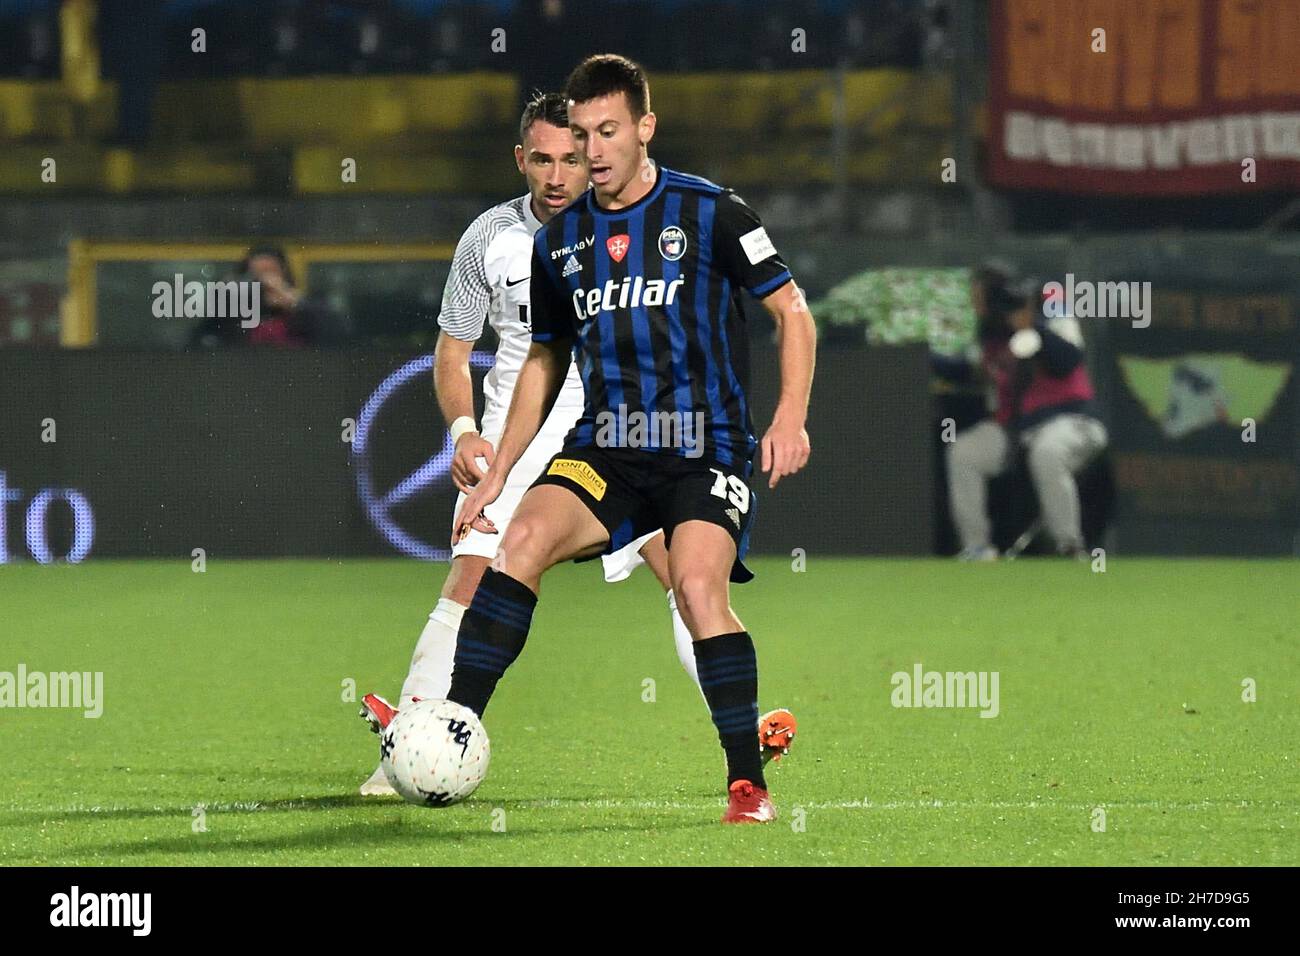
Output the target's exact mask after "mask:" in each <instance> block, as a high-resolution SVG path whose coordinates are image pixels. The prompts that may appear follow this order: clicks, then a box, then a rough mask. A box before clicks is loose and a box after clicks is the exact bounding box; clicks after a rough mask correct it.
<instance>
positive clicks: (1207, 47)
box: [989, 0, 1300, 195]
mask: <svg viewBox="0 0 1300 956" xmlns="http://www.w3.org/2000/svg"><path fill="white" fill-rule="evenodd" d="M989 31H990V33H989V45H990V50H989V55H990V77H989V107H990V109H989V124H990V126H989V147H990V152H989V155H990V161H989V178H990V181H991V182H993V183H994V184H995V185H999V186H1007V187H1011V188H1018V189H1047V190H1055V191H1060V192H1074V193H1110V194H1114V195H1202V194H1207V193H1233V192H1244V191H1251V190H1257V189H1262V190H1269V191H1276V190H1290V191H1300V0H1069V2H1061V0H990V23H989Z"/></svg>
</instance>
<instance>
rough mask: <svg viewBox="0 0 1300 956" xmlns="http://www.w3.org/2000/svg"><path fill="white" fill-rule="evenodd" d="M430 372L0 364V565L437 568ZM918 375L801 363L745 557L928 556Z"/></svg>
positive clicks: (766, 357) (323, 363)
mask: <svg viewBox="0 0 1300 956" xmlns="http://www.w3.org/2000/svg"><path fill="white" fill-rule="evenodd" d="M490 361H491V357H490V356H487V355H483V356H479V355H476V365H477V366H478V367H479V371H480V372H481V371H482V369H483V368H485V367H486V366H487V364H488V363H490ZM431 362H432V357H431V356H430V355H428V354H410V353H405V354H403V353H390V352H370V351H319V352H316V351H301V352H299V351H277V350H253V349H250V350H242V351H230V352H189V353H162V352H128V351H116V350H94V351H27V350H0V562H10V561H33V560H35V561H48V560H66V559H69V558H71V559H72V560H79V559H82V558H85V557H89V558H91V559H93V558H96V557H103V558H107V557H155V558H184V559H185V560H187V561H188V560H189V559H190V556H191V554H192V552H193V551H194V549H196V548H202V549H204V552H205V554H206V555H207V556H208V557H215V556H225V557H289V556H323V557H335V556H337V557H343V556H399V555H403V554H405V555H408V556H411V557H417V558H424V559H429V560H437V559H440V558H444V557H445V556H446V551H447V538H448V535H449V526H450V522H451V514H452V508H453V505H454V502H455V490H454V488H453V487H452V485H451V483H450V480H449V478H448V476H447V463H448V459H449V450H448V447H447V435H446V426H445V423H444V422H443V421H442V418H441V415H440V414H439V412H438V410H437V406H436V404H435V402H434V398H433V393H432V372H431ZM927 374H928V373H927V365H926V359H925V353H924V350H922V349H919V348H889V349H875V350H864V349H846V350H826V351H824V352H823V354H822V355H820V356H819V367H818V380H817V385H816V388H815V394H814V399H813V410H812V414H811V418H810V422H809V432H810V434H811V437H812V441H813V457H812V460H811V462H810V464H809V467H808V470H807V471H806V472H805V473H803V474H801V475H798V476H795V477H794V478H791V479H787V480H786V481H785V482H784V483H783V484H782V485H781V486H780V487H779V488H778V489H777V491H775V492H770V491H768V490H767V488H766V482H765V481H764V480H762V479H760V478H757V477H756V478H755V481H754V487H755V488H756V490H757V491H758V494H759V508H760V512H759V518H758V521H757V526H756V528H755V531H754V537H753V541H752V545H753V548H754V550H755V551H756V552H759V553H777V554H782V553H783V554H789V553H790V552H791V551H792V550H793V549H795V548H802V549H804V551H805V552H806V553H807V554H808V556H809V557H814V556H816V555H818V554H914V555H920V554H925V553H927V552H928V549H929V546H930V538H931V522H932V515H931V506H930V499H931V486H932V480H933V479H932V475H931V472H930V459H929V454H928V448H929V444H928V442H929V437H928V431H927V428H928V425H927V422H928V407H929V393H928V389H927V379H926V376H927ZM777 388H778V382H777V372H776V355H775V353H771V352H767V353H761V354H756V356H755V360H754V362H753V380H752V386H751V390H752V395H753V407H754V414H755V417H756V425H757V427H758V429H759V430H760V433H761V429H762V428H764V427H766V424H767V423H768V421H769V420H770V416H771V411H772V408H773V406H774V404H775V398H776V393H777Z"/></svg>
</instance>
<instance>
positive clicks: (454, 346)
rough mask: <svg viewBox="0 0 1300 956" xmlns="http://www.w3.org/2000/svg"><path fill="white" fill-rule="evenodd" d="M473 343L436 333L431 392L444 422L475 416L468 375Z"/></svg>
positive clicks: (472, 383)
mask: <svg viewBox="0 0 1300 956" xmlns="http://www.w3.org/2000/svg"><path fill="white" fill-rule="evenodd" d="M473 350H474V343H473V342H465V341H462V340H461V339H458V338H455V337H454V336H450V335H448V334H447V333H446V332H440V333H439V334H438V345H437V347H436V348H435V349H434V353H433V392H434V394H435V395H436V396H437V398H438V408H439V409H440V410H441V411H442V418H443V421H446V422H454V421H455V420H456V419H458V418H460V417H462V416H467V417H469V418H473V417H474V380H473V379H472V378H471V377H470V370H469V357H470V353H471V352H472V351H473Z"/></svg>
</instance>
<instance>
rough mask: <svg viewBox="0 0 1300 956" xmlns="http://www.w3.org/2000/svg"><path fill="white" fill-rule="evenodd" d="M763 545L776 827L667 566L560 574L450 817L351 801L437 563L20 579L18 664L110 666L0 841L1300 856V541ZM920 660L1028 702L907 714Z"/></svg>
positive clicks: (646, 854)
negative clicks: (370, 718)
mask: <svg viewBox="0 0 1300 956" xmlns="http://www.w3.org/2000/svg"><path fill="white" fill-rule="evenodd" d="M756 565H757V570H758V572H759V577H758V579H757V581H755V582H754V583H753V584H751V585H748V586H746V587H743V588H737V589H735V591H734V601H735V605H736V609H737V611H738V613H739V614H740V615H741V617H742V619H743V620H744V621H745V623H746V625H747V626H748V627H749V628H750V630H751V631H752V632H753V634H754V635H755V639H756V642H757V645H758V653H759V667H760V682H761V684H760V692H761V705H762V706H763V707H765V708H766V707H772V706H776V705H782V706H788V707H790V708H792V709H793V710H794V711H795V712H796V714H797V715H798V718H799V720H800V734H799V736H798V738H797V741H796V746H795V749H794V751H793V753H792V754H791V757H790V758H789V760H787V761H785V762H784V765H783V766H781V767H780V768H779V769H777V770H775V771H774V772H772V773H771V774H770V783H771V787H772V793H773V798H774V800H775V802H776V804H777V808H778V811H779V813H780V817H779V819H778V820H777V822H775V823H774V824H771V825H768V826H766V827H753V826H750V827H723V826H721V825H719V823H718V822H717V819H718V816H719V814H720V813H721V809H722V785H723V769H722V759H721V752H720V750H719V748H718V744H717V737H716V734H715V732H714V730H713V727H712V725H711V723H710V722H709V718H708V714H707V711H706V709H705V707H704V704H703V702H702V701H701V699H700V697H699V695H698V693H697V691H696V690H695V688H694V687H693V686H692V685H691V684H690V683H689V681H688V679H687V678H686V676H685V675H684V673H683V672H682V670H681V668H680V666H679V664H678V663H677V659H676V656H675V654H674V653H673V649H672V641H671V632H670V626H669V618H668V613H667V610H666V607H665V603H664V600H663V597H662V594H661V593H660V592H659V591H658V589H657V586H656V585H655V583H654V582H653V580H652V578H651V577H650V575H649V574H648V573H647V572H645V571H641V572H638V573H637V574H636V575H634V576H633V578H632V579H631V580H630V581H627V582H624V583H622V584H618V585H605V584H603V583H601V582H600V581H599V569H598V567H597V566H595V565H591V564H588V565H582V566H573V565H569V566H565V567H562V568H559V569H557V570H556V571H554V572H552V574H551V575H550V576H548V578H547V580H546V582H545V586H544V590H543V595H542V602H541V604H540V605H539V609H538V612H537V615H536V617H535V619H534V627H533V631H532V635H531V637H530V639H529V643H528V646H527V648H526V649H525V651H524V654H523V656H522V657H521V658H520V660H519V662H518V663H517V664H516V665H515V667H514V668H513V669H512V670H511V671H510V673H509V674H507V676H506V677H505V679H504V680H503V681H502V683H501V685H500V686H499V687H498V691H497V695H496V697H495V699H494V700H493V703H492V706H491V707H490V708H489V709H488V712H487V719H486V721H485V723H486V726H487V729H488V731H489V733H490V734H491V738H492V767H491V772H490V773H489V775H488V778H487V780H486V781H485V782H484V784H483V785H482V786H481V787H480V789H479V790H478V792H477V793H476V794H475V795H474V796H473V797H472V798H471V799H470V800H469V801H467V802H466V803H463V804H461V805H458V806H455V807H451V808H447V809H442V810H429V809H424V808H418V807H412V806H407V805H405V804H402V803H401V802H399V801H397V800H396V798H389V799H373V798H361V797H359V796H357V795H356V788H357V786H358V784H359V783H360V782H361V780H362V779H364V778H365V777H366V775H367V774H369V773H370V771H371V770H372V769H373V768H374V766H375V761H376V757H377V746H376V743H375V738H374V737H372V736H371V735H370V734H369V733H367V732H366V730H365V728H364V726H363V724H362V722H361V721H360V720H358V719H357V717H356V711H357V704H356V703H355V700H349V699H345V698H346V697H348V696H349V695H348V694H347V687H348V686H350V684H349V683H348V682H349V681H355V689H356V696H357V697H359V696H360V695H361V694H363V693H365V692H366V691H368V690H377V691H380V692H382V693H386V694H390V695H395V694H396V692H397V689H398V687H399V685H400V682H401V679H402V676H403V675H404V674H405V668H406V664H407V662H408V659H409V655H410V651H411V648H412V646H413V645H414V642H415V639H416V637H417V636H418V634H419V632H420V629H421V627H422V626H423V623H424V620H425V615H426V614H427V613H428V611H429V609H430V608H431V607H432V604H433V602H434V601H435V600H436V594H437V589H438V587H439V586H440V584H441V580H442V574H443V569H442V568H441V567H438V566H429V565H423V564H419V563H415V562H407V561H397V560H374V561H356V560H353V561H346V562H342V563H339V562H326V561H222V560H221V559H220V558H219V557H217V558H212V559H210V560H209V563H208V568H207V571H206V572H205V573H201V574H200V573H194V572H193V571H192V570H191V567H190V563H189V561H188V560H179V561H174V562H115V561H94V560H92V561H91V562H89V563H87V564H85V565H82V566H78V567H38V566H34V565H31V564H25V565H20V566H11V567H6V568H3V569H0V631H2V632H3V633H2V639H0V671H9V672H15V671H16V670H17V667H18V665H19V664H20V663H21V664H25V665H26V668H27V670H28V672H33V671H45V672H49V671H70V670H82V671H102V672H103V673H104V698H105V701H104V710H103V715H102V716H101V717H99V718H98V719H86V718H85V717H83V716H81V714H80V713H79V712H73V711H69V710H56V709H43V710H37V709H23V710H17V709H8V708H6V709H0V766H2V767H3V768H4V771H3V774H0V863H4V864H9V865H13V864H50V865H56V864H62V865H93V864H117V865H133V864H143V865H149V864H206V865H234V864H254V865H275V864H315V865H340V864H344V865H345V864H370V865H392V864H399V865H400V864H422V865H456V864H687V865H689V864H715V865H716V864H724V865H730V864H873V865H875V864H884V865H890V864H893V865H897V864H933V865H951V864H984V865H1002V864H1007V865H1020V864H1049V865H1051V864H1067V865H1075V864H1081V865H1103V866H1104V865H1141V864H1154V865H1161V864H1220V865H1234V864H1289V865H1295V864H1297V863H1300V785H1298V784H1300V767H1298V766H1297V761H1298V760H1300V753H1298V752H1297V749H1296V742H1297V741H1298V740H1300V719H1298V717H1297V709H1296V708H1297V704H1298V703H1300V661H1298V657H1300V655H1297V653H1296V648H1297V638H1298V637H1300V632H1297V627H1298V626H1300V621H1298V619H1297V614H1296V611H1297V607H1298V598H1297V596H1298V595H1300V569H1298V568H1297V565H1296V563H1295V562H1285V561H1279V562H1269V561H1253V562H1247V561H1191V560H1183V561H1177V560H1167V561H1154V560H1138V559H1125V558H1123V557H1119V556H1115V557H1112V558H1111V560H1110V562H1109V567H1108V568H1107V570H1106V572H1105V573H1092V572H1091V571H1090V570H1089V568H1088V566H1087V565H1081V564H1075V563H1072V562H1054V561H1047V560H1022V561H1019V562H1016V563H1014V564H1001V565H981V566H973V565H959V564H956V563H950V562H946V561H939V560H917V561H903V560H884V559H880V560H854V559H829V558H824V559H819V558H818V557H817V556H816V555H815V554H814V555H812V556H811V557H810V558H809V559H808V564H807V570H806V571H805V572H803V573H796V572H794V571H792V569H791V566H790V563H789V562H788V561H783V560H780V559H774V558H768V559H763V560H760V561H757V562H756ZM917 662H920V663H921V664H922V665H923V666H924V668H925V669H926V670H937V671H989V672H992V671H997V672H998V674H999V694H1000V713H999V714H998V716H997V717H995V718H992V719H986V718H981V717H980V716H979V714H978V712H977V711H976V710H973V709H905V708H896V707H894V706H892V704H891V693H892V687H891V675H892V674H893V673H895V672H896V671H907V672H910V671H911V670H912V668H913V666H914V665H915V664H916V663H917ZM647 678H651V679H653V680H654V682H655V685H654V690H655V694H654V697H655V699H654V700H653V702H647V701H645V700H643V697H644V696H646V694H645V690H644V688H645V687H646V685H645V683H644V682H645V681H646V679H647ZM1247 678H1250V679H1253V680H1254V681H1255V682H1256V694H1257V700H1255V701H1254V702H1247V701H1244V700H1243V681H1244V680H1245V679H1247ZM1096 808H1102V809H1103V810H1104V813H1105V830H1104V832H1098V831H1096V830H1095V829H1094V824H1095V822H1097V821H1099V820H1100V816H1099V815H1098V814H1097V813H1096ZM494 824H495V826H494Z"/></svg>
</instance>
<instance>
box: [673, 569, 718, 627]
mask: <svg viewBox="0 0 1300 956" xmlns="http://www.w3.org/2000/svg"><path fill="white" fill-rule="evenodd" d="M673 595H674V597H675V598H676V600H677V607H678V609H679V610H680V611H681V613H682V616H683V617H685V618H686V619H687V620H688V621H700V620H704V619H707V618H710V617H714V616H716V615H718V614H721V613H722V612H724V611H725V610H726V608H727V589H726V586H725V584H724V585H722V586H719V582H717V581H715V580H713V578H712V577H711V576H710V575H707V574H704V573H702V572H699V571H690V570H688V571H685V572H683V573H681V574H680V575H678V578H677V580H676V581H674V582H673Z"/></svg>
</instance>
